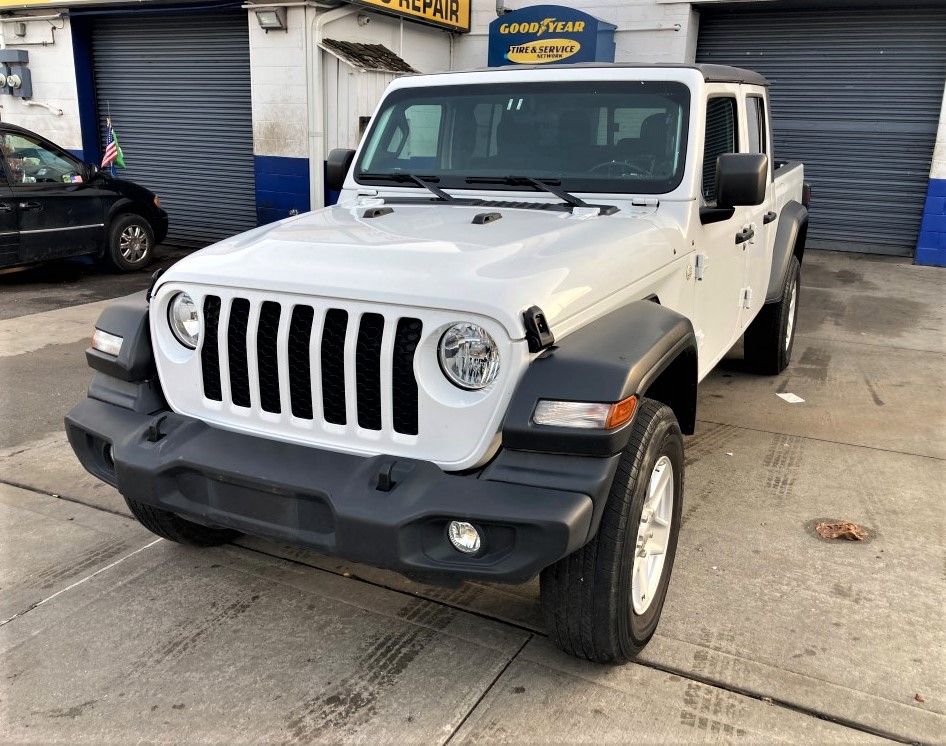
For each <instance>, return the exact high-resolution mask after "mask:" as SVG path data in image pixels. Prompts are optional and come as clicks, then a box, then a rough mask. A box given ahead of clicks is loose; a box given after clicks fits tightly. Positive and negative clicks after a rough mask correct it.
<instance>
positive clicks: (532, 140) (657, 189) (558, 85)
mask: <svg viewBox="0 0 946 746" xmlns="http://www.w3.org/2000/svg"><path fill="white" fill-rule="evenodd" d="M689 102H690V94H689V90H688V89H687V87H686V86H685V85H684V84H682V83H674V82H640V81H638V82H629V81H620V82H598V81H582V82H574V83H563V82H546V83H503V84H493V85H463V86H449V87H432V88H404V89H401V90H398V91H394V92H392V93H391V94H390V95H389V96H388V97H387V98H386V99H385V102H384V106H383V108H382V109H381V111H380V112H379V114H378V116H377V117H376V120H375V121H374V122H373V123H372V127H371V129H370V131H369V132H368V135H367V139H366V141H365V145H364V147H363V148H362V151H361V154H360V156H359V159H358V162H357V163H356V164H355V180H356V181H358V182H359V183H363V184H365V185H371V186H377V185H378V184H379V183H383V182H384V178H383V176H384V175H385V174H392V175H397V174H413V175H415V176H420V177H422V178H424V179H426V180H427V181H433V182H436V184H437V185H438V186H439V187H440V188H442V189H443V188H477V189H480V190H481V189H483V188H484V185H483V181H484V180H483V178H482V177H497V178H503V177H507V176H510V175H515V176H516V177H520V178H522V177H525V178H532V179H541V180H544V181H548V180H554V182H555V183H557V184H559V185H560V186H561V187H562V188H563V189H565V190H568V191H572V192H575V191H577V192H611V193H646V194H661V193H665V192H669V191H671V190H672V189H674V188H675V187H676V186H677V185H678V184H679V183H680V181H681V179H682V178H683V167H684V163H685V155H686V133H687V123H688V121H689ZM365 174H370V177H366V178H364V179H362V178H360V177H361V176H362V175H365ZM403 182H404V180H403V179H401V180H400V183H403ZM392 183H398V182H395V180H392ZM493 188H497V189H500V188H503V184H502V183H500V182H497V183H496V186H495V187H493ZM506 188H508V187H506Z"/></svg>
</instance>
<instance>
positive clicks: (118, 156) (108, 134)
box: [102, 117, 125, 168]
mask: <svg viewBox="0 0 946 746" xmlns="http://www.w3.org/2000/svg"><path fill="white" fill-rule="evenodd" d="M105 126H106V129H105V156H104V157H103V158H102V168H108V167H109V166H111V165H112V164H113V163H114V164H115V166H119V167H121V168H124V167H125V158H124V154H123V153H122V149H121V148H120V147H118V138H117V137H115V130H114V129H112V119H111V117H109V118H108V119H106V120H105ZM113 168H114V166H113Z"/></svg>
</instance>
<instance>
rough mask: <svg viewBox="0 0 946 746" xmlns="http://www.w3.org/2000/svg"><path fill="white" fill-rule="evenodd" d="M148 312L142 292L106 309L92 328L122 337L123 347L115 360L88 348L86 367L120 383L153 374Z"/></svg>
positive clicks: (137, 379) (111, 356) (146, 300)
mask: <svg viewBox="0 0 946 746" xmlns="http://www.w3.org/2000/svg"><path fill="white" fill-rule="evenodd" d="M148 311H149V309H148V299H147V291H145V290H142V291H141V292H138V293H134V294H132V295H127V296H125V297H124V298H119V299H117V300H115V301H113V302H112V303H110V304H109V305H108V306H106V307H105V310H104V311H102V313H101V315H100V316H99V318H98V321H96V322H95V328H96V329H101V330H102V331H104V332H108V333H109V334H116V335H118V336H119V337H121V338H122V347H121V350H120V351H119V353H118V356H117V357H116V356H113V355H106V354H105V353H104V352H99V351H98V350H96V349H94V348H92V347H89V348H88V349H87V350H86V351H85V358H86V361H87V362H88V363H89V367H90V368H92V370H95V371H98V372H99V373H104V374H105V375H108V376H111V377H112V378H117V379H119V380H120V381H140V380H142V379H145V378H149V377H152V376H154V375H156V373H157V370H156V368H155V364H154V353H153V352H152V350H151V330H150V328H149V326H148Z"/></svg>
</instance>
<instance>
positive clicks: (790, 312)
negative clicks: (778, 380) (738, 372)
mask: <svg viewBox="0 0 946 746" xmlns="http://www.w3.org/2000/svg"><path fill="white" fill-rule="evenodd" d="M800 291H801V265H800V264H799V263H798V258H797V257H795V256H793V257H792V259H791V261H790V262H789V265H788V271H787V272H786V273H785V284H784V285H783V286H782V300H780V301H779V302H778V303H769V304H767V305H764V306H762V310H761V311H759V315H758V316H756V317H755V319H753V321H752V323H751V324H749V328H748V329H746V335H745V337H744V338H743V346H744V349H745V353H744V357H745V360H746V365H747V366H748V368H749V369H750V370H752V371H753V372H755V373H761V374H763V375H770V376H774V375H777V374H779V373H781V372H782V371H783V370H785V369H786V368H787V367H788V364H789V363H790V362H791V359H792V347H794V346H795V327H796V326H797V322H798V295H799V292H800Z"/></svg>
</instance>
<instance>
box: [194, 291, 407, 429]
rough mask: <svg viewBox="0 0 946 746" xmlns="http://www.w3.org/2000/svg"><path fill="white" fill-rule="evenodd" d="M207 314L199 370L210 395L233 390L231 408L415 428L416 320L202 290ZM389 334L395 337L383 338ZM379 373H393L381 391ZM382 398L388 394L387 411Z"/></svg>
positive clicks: (383, 377)
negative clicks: (386, 391)
mask: <svg viewBox="0 0 946 746" xmlns="http://www.w3.org/2000/svg"><path fill="white" fill-rule="evenodd" d="M285 314H288V317H284V315H285ZM203 316H204V329H203V335H204V339H203V346H202V347H201V352H200V370H201V376H202V379H203V381H202V383H203V394H204V397H206V398H207V399H209V400H211V401H217V402H223V401H225V399H226V398H229V401H230V402H232V403H233V404H234V405H235V406H237V407H243V408H246V409H248V410H252V409H254V408H258V409H259V410H262V411H263V412H267V413H269V414H271V415H280V414H284V413H287V412H288V413H291V415H292V417H294V418H297V419H299V420H314V419H319V418H321V419H322V420H323V421H324V422H326V423H330V424H332V425H348V424H349V423H351V422H357V423H358V427H360V428H362V429H364V430H374V431H380V430H381V429H382V427H383V423H384V422H385V421H386V420H387V421H388V422H389V423H390V427H391V428H393V430H394V432H397V433H401V434H403V435H417V430H418V427H417V422H418V416H417V407H418V403H417V401H418V398H417V381H416V379H415V377H414V353H415V351H416V350H417V345H418V343H419V341H420V338H421V332H422V331H423V325H422V323H421V321H420V320H419V319H416V318H410V317H394V318H391V317H387V316H384V315H382V314H380V313H361V314H360V315H358V316H357V318H352V317H351V315H350V314H349V312H348V311H347V310H345V309H342V308H329V309H325V310H317V309H316V308H314V307H313V306H308V305H303V304H281V303H277V302H275V301H270V300H266V301H263V302H262V303H259V304H258V307H256V308H254V307H253V305H252V304H251V302H250V301H249V300H248V299H246V298H239V297H237V298H232V299H228V300H223V301H222V300H221V298H220V297H219V296H216V295H207V296H205V297H204V302H203ZM223 325H225V328H222V327H223ZM280 330H283V333H282V335H281V334H280ZM387 335H393V339H391V338H390V337H389V341H388V343H387V344H385V343H384V340H385V338H386V336H387ZM352 336H353V337H354V339H353V340H352V339H350V337H352ZM221 360H225V361H226V363H227V365H226V370H225V371H223V370H222V368H221ZM388 374H389V375H388ZM283 378H285V379H286V380H282V379H283ZM385 380H390V382H391V383H390V387H391V392H390V396H388V397H382V390H381V389H382V385H384V384H383V382H384V381H385ZM350 392H353V393H354V396H353V397H351V396H349V393H350ZM383 401H390V403H391V411H390V412H388V413H387V416H386V417H385V416H384V413H383V412H382V407H383V405H382V402H383Z"/></svg>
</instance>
